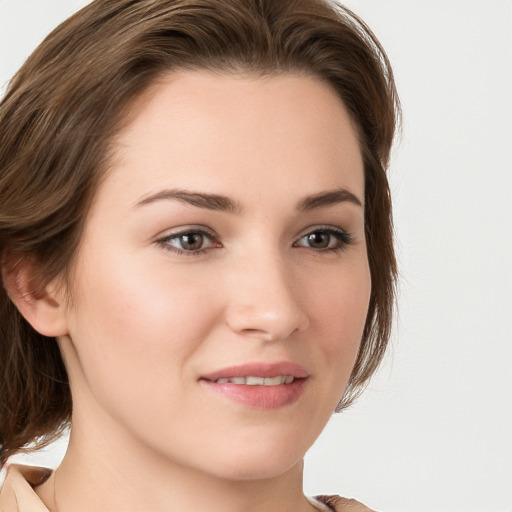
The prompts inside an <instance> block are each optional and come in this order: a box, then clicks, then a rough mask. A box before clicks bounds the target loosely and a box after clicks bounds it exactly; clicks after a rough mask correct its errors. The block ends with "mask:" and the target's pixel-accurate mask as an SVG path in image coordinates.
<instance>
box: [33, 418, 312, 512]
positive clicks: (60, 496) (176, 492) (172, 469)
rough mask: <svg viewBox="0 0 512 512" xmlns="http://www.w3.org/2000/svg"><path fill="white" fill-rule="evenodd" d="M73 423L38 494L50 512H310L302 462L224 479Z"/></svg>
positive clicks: (120, 436) (121, 436)
mask: <svg viewBox="0 0 512 512" xmlns="http://www.w3.org/2000/svg"><path fill="white" fill-rule="evenodd" d="M77 423H78V424H77ZM77 423H74V426H73V429H72V432H71V436H70V442H69V448H68V451H67V453H66V456H65V457H64V460H63V462H62V464H61V466H60V467H59V468H58V469H57V470H56V472H55V473H54V474H53V476H52V478H51V479H50V480H49V481H48V482H47V483H46V484H44V485H43V486H41V487H40V488H38V489H37V492H38V494H39V495H40V497H41V498H42V499H43V501H44V502H45V503H46V505H47V506H48V508H49V509H50V510H51V512H92V511H94V512H96V511H97V510H101V511H102V512H111V511H112V512H113V511H118V510H125V511H127V512H143V511H144V512H146V511H147V510H151V511H152V512H177V511H180V512H182V511H183V510H194V511H197V512H202V511H204V512H206V511H208V512H240V511H241V510H243V511H247V512H263V511H265V512H266V511H268V510H279V511H280V512H281V511H282V512H287V511H290V512H292V511H293V512H298V511H301V512H305V511H311V510H314V508H313V507H312V506H311V505H310V504H309V502H308V501H307V500H306V499H305V497H304V495H303V491H302V461H299V462H298V463H297V464H295V465H294V466H292V467H291V468H290V469H289V470H288V471H286V472H285V473H283V474H280V475H278V476H275V477H271V478H251V479H232V478H223V477H219V476H218V475H212V474H208V473H204V472H201V471H197V470H194V469H193V468H192V469H191V468H188V467H183V466H181V465H180V464H177V463H175V462H172V461H169V460H168V459H166V458H165V457H163V456H162V455H160V454H155V453H151V451H150V450H149V449H148V448H147V447H142V446H137V443H136V442H133V440H128V439H127V438H126V435H124V436H123V435H122V434H121V433H120V434H119V435H118V436H110V435H109V436H105V435H101V433H100V432H96V433H95V432H94V431H92V430H91V429H83V428H80V424H79V422H77ZM86 432H87V435H86ZM94 434H96V435H94ZM128 441H130V442H128ZM205 456H207V455H205Z"/></svg>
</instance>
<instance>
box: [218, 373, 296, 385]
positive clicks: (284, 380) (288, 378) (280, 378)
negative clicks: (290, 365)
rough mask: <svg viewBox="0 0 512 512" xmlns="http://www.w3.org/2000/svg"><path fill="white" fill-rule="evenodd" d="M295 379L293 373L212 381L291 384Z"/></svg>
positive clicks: (220, 382) (222, 382)
mask: <svg viewBox="0 0 512 512" xmlns="http://www.w3.org/2000/svg"><path fill="white" fill-rule="evenodd" d="M294 380H295V377H294V376H293V375H277V376H276V377H253V376H249V377H222V378H220V379H216V380H214V381H212V382H215V383H216V384H228V383H230V384H241V385H243V386H281V385H283V384H291V383H292V382H293V381H294Z"/></svg>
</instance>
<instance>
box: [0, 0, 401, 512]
mask: <svg viewBox="0 0 512 512" xmlns="http://www.w3.org/2000/svg"><path fill="white" fill-rule="evenodd" d="M397 111H398V102H397V98H396V94H395V88H394V83H393V77H392V72H391V69H390V67H389V63H388V61H387V59H386V56H385V54H384V52H383V50H382V48H381V47H380V45H379V44H378V42H377V41H376V40H375V38H374V36H373V35H372V34H371V32H370V31H369V29H368V28H367V27H366V26H365V25H364V24H363V23H362V22H361V21H360V20H359V19H357V18H356V17H355V16H354V15H353V14H352V13H350V12H349V11H347V10H346V9H344V8H342V7H341V6H332V5H331V4H329V3H327V2H324V1H322V0H294V1H292V0H290V1H279V2H276V1H275V0H260V1H255V0H244V1H240V0H222V1H219V0H215V1H213V0H188V1H187V0H176V1H168V0H131V1H128V0H108V1H107V0H96V1H94V2H92V3H91V4H90V5H88V6H87V7H86V8H84V9H83V10H81V11H80V12H79V13H77V14H76V15H75V16H73V17H72V18H70V19H69V20H68V21H66V22H64V23H63V24H62V25H61V26H59V27H58V28H57V29H56V30H55V31H54V32H53V33H52V34H50V36H49V37H48V38H47V39H46V40H45V41H44V42H43V44H42V45H41V46H40V47H39V48H38V49H37V50H36V51H35V52H34V54H33V55H32V56H31V57H30V58H29V59H28V61H27V62H26V63H25V65H24V66H23V67H22V68H21V70H20V71H19V72H18V74H17V75H16V76H15V77H14V79H13V80H12V81H11V84H10V86H9V89H8V91H7V94H6V96H5V98H4V99H3V101H2V104H1V107H0V137H1V140H2V145H1V148H0V172H1V175H0V196H1V198H2V200H1V206H0V208H1V210H0V244H1V245H0V248H1V252H2V280H3V287H4V289H5V291H2V295H1V298H0V301H1V310H2V312H1V318H2V320H1V322H2V324H1V339H2V345H1V350H2V353H1V361H2V372H1V375H2V383H1V388H0V396H1V397H2V398H1V400H2V401H1V406H0V407H1V409H0V433H1V438H2V462H5V461H6V459H7V458H8V457H9V456H10V455H12V454H13V453H15V452H17V451H19V450H20V449H22V448H23V447H26V445H27V444H29V443H33V442H36V444H37V445H38V446H40V445H42V444H44V443H47V442H48V441H49V440H51V439H53V438H54V437H55V436H56V435H57V434H58V433H59V432H61V431H62V429H63V428H65V427H66V426H67V425H70V426H71V429H70V441H69V448H68V451H67V453H66V455H65V457H64V460H63V462H62V464H61V465H60V466H59V468H58V469H57V470H56V471H54V472H53V473H52V472H51V471H49V470H44V469H40V468H16V467H12V468H10V470H9V473H8V476H7V479H6V482H5V484H4V488H3V490H2V494H1V498H0V504H1V507H2V508H0V510H20V511H22V512H25V511H26V510H31V511H32V510H37V511H39V510H41V511H48V510H50V511H52V512H54V511H59V512H77V511H84V512H85V511H90V510H96V509H101V510H105V511H107V510H120V509H123V510H134V511H135V510H152V511H160V510H162V511H163V510H165V511H174V510H208V511H213V510H222V511H231V510H233V511H235V510H237V511H238V510H251V511H255V512H256V511H260V510H289V511H292V510H293V511H306V510H338V511H339V510H368V509H367V508H366V507H364V506H363V505H361V504H358V503H357V502H355V501H353V500H346V499H344V498H340V497H319V498H318V499H307V498H305V497H304V495H303V492H302V458H303V456H304V454H305V452H306V451H307V450H308V448H309V447H310V446H311V444H312V443H313V442H314V440H315V439H316V438H317V436H318V435H319V434H320V432H321V430H322V429H323V427H324V426H325V424H326V423H327V421H328V419H329V417H330V415H331V414H332V412H333V411H334V410H342V409H343V408H345V407H347V406H348V405H349V404H350V403H351V402H352V401H353V400H354V399H355V397H356V396H357V394H358V393H359V392H360V391H361V390H362V388H363V387H364V385H365V383H366V382H367V381H368V379H369V378H370V377H371V375H372V374H373V373H374V371H375V369H376V368H377V366H378V364H379V362H380V360H381V358H382V355H383V353H384V350H385V347H386V343H387V339H388V336H389V329H390V321H391V309H392V301H393V285H394V279H395V274H396V265H395V259H394V253H393V247H392V224H391V207H390V199H389V190H388V185H387V179H386V175H385V169H386V166H387V163H388V157H389V151H390V147H391V143H392V139H393V135H394V129H395V120H396V115H397Z"/></svg>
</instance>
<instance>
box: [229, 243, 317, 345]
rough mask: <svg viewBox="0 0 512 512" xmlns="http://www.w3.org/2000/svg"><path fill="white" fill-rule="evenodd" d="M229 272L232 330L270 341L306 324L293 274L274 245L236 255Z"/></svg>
mask: <svg viewBox="0 0 512 512" xmlns="http://www.w3.org/2000/svg"><path fill="white" fill-rule="evenodd" d="M232 275H233V280H232V282H231V290H230V298H229V305H228V311H227V321H228V324H229V325H230V327H231V329H232V330H234V331H236V332H238V333H240V334H244V335H249V336H251V337H259V338H261V339H265V340H268V341H271V340H278V339H284V338H286V337H288V336H289V335H290V334H292V333H293V332H295V331H301V330H304V329H305V328H306V327H307V326H308V325H309V319H308V317H307V314H306V311H305V310H304V308H303V306H302V304H301V302H300V296H299V293H298V292H299V289H298V287H297V286H296V283H294V282H293V273H292V272H291V269H290V267H289V266H288V267H287V264H286V261H285V259H284V258H283V257H282V255H281V254H280V252H279V250H278V249H277V248H275V249H269V248H268V247H267V249H266V250H258V251H256V252H253V254H252V255H251V256H250V257H243V258H240V260H239V261H238V263H237V264H235V268H233V274H232Z"/></svg>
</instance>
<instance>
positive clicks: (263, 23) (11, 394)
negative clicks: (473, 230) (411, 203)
mask: <svg viewBox="0 0 512 512" xmlns="http://www.w3.org/2000/svg"><path fill="white" fill-rule="evenodd" d="M178 69H207V70H221V71H224V72H234V73H236V72H249V73H255V74H262V75H263V74H271V73H281V72H287V71H291V72H300V73H307V74H308V75H311V76H314V77H317V78H319V79H320V80H324V81H326V82H327V83H329V84H330V85H331V86H332V87H333V88H334V90H335V91H336V92H337V93H338V94H339V97H340V98H341V99H342V101H343V102H344V104H345V106H346V108H347V109H348V111H349V113H350V115H351V117H352V120H353V122H354V124H355V126H356V128H357V130H358V135H359V140H360V146H361V151H362V155H363V159H364V164H365V204H366V210H365V219H366V220H365V222H366V238H367V247H368V258H369V265H370V272H371V278H372V291H371V298H370V305H369V310H368V317H367V321H366V326H365V329H364V334H363V339H362V343H361V347H360V350H359V354H358V358H357V361H356V364H355V367H354V370H353V372H352V375H351V378H350V381H349V384H348V388H347V391H346V393H345V395H344V397H343V399H342V401H341V402H340V405H339V407H338V409H340V410H341V409H342V408H344V407H346V406H347V405H349V404H350V403H351V402H352V401H353V400H354V398H355V397H356V396H357V395H358V394H359V393H360V391H361V390H362V388H363V387H364V384H365V383H366V382H367V381H368V379H369V378H370V377H371V375H372V374H373V373H374V372H375V370H376V368H377V366H378V365H379V363H380V361H381V359H382V356H383V354H384V350H385V348H386V344H387V341H388V338H389V335H390V325H391V314H392V308H393V302H394V283H395V278H396V262H395V257H394V252H393V243H392V219H391V202H390V196H389V189H388V182H387V178H386V174H385V169H386V167H387V165H388V159H389V153H390V148H391V144H392V140H393V137H394V133H395V126H396V120H397V116H398V114H399V104H398V99H397V96H396V91H395V85H394V81H393V75H392V71H391V68H390V66H389V62H388V59H387V57H386V55H385V53H384V51H383V49H382V48H381V46H380V44H379V43H378V41H377V40H376V38H375V37H374V35H373V34H372V32H371V31H370V30H369V29H368V27H367V26H366V25H365V24H364V23H363V22H362V21H361V20H360V19H359V18H357V17H356V16H355V15H354V14H353V13H351V12H350V11H349V10H347V9H345V8H344V7H342V6H340V5H337V4H332V3H329V2H328V0H95V1H93V2H92V3H91V4H89V5H88V6H86V7H85V8H84V9H82V10H81V11H79V12H78V13H77V14H75V15H74V16H72V17H71V18H69V19H68V20H67V21H65V22H64V23H63V24H62V25H60V26H59V27H57V28H56V29H55V30H54V31H53V32H52V33H51V34H50V35H49V36H48V37H47V38H46V40H45V41H44V42H43V43H42V44H41V45H40V46H39V47H38V48H37V50H36V51H35V52H34V53H33V54H32V56H31V57H30V58H29V59H28V60H27V61H26V62H25V64H24V65H23V67H22V68H21V69H20V70H19V71H18V73H17V74H16V75H15V76H14V78H13V79H12V80H11V82H10V85H9V88H8V90H7V93H6V95H5V97H4V99H3V100H2V102H1V104H0V141H1V145H0V198H1V200H0V254H2V255H3V265H4V272H9V271H11V270H12V268H5V267H9V265H7V263H6V262H13V261H14V262H16V261H18V260H22V259H23V258H27V257H29V258H30V259H31V261H33V262H35V263H36V265H37V268H39V269H40V275H39V278H40V281H41V283H43V284H45V283H48V282H49V281H50V280H51V279H53V278H54V277H56V276H59V275H62V274H66V271H67V270H68V269H69V268H70V265H71V262H72V258H73V255H74V254H75V251H76V248H77V245H78V242H79V239H80V235H81V231H82V228H83V224H84V219H85V218H86V215H87V212H88V208H89V205H90V201H91V198H92V196H93V194H94V192H95V190H96V187H97V185H98V180H99V178H100V177H101V173H102V172H104V171H105V169H106V167H107V165H106V164H107V159H108V155H109V145H110V144H111V142H112V139H113V136H114V135H115V134H116V133H117V132H118V130H119V127H120V124H119V123H120V122H121V121H122V119H123V116H124V117H126V114H127V112H128V111H129V105H130V101H134V100H135V99H136V98H137V97H138V96H139V95H140V94H141V93H142V92H143V91H144V90H145V89H147V88H148V86H149V85H151V84H152V83H153V82H154V81H155V79H157V78H158V77H159V76H160V75H162V74H165V73H168V72H169V71H172V70H178ZM0 365H1V368H0V436H1V438H0V443H1V450H2V455H1V457H0V462H2V463H3V462H5V460H6V458H7V457H8V456H10V455H12V454H13V453H14V452H16V451H19V450H20V449H22V448H24V447H25V448H26V445H27V444H29V443H31V442H36V444H37V445H39V446H40V445H43V444H46V443H47V442H48V441H49V440H51V439H52V438H53V437H54V436H55V435H56V433H58V432H59V431H60V430H61V429H62V428H63V426H65V425H67V424H68V422H69V420H70V416H71V407H72V404H71V395H70V390H69V384H68V379H67V374H66V369H65V367H64V364H63V361H62V359H61V355H60V352H59V349H58V346H57V343H56V342H55V339H53V338H46V337H45V336H43V335H41V334H39V333H38V332H36V331H35V330H34V329H33V328H32V327H31V326H30V325H29V324H28V323H27V322H26V321H25V319H24V318H23V317H22V316H21V314H20V313H19V312H18V311H17V309H16V307H15V306H14V305H13V303H12V302H11V301H10V299H9V297H8V295H7V293H6V291H5V290H4V289H3V287H0Z"/></svg>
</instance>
